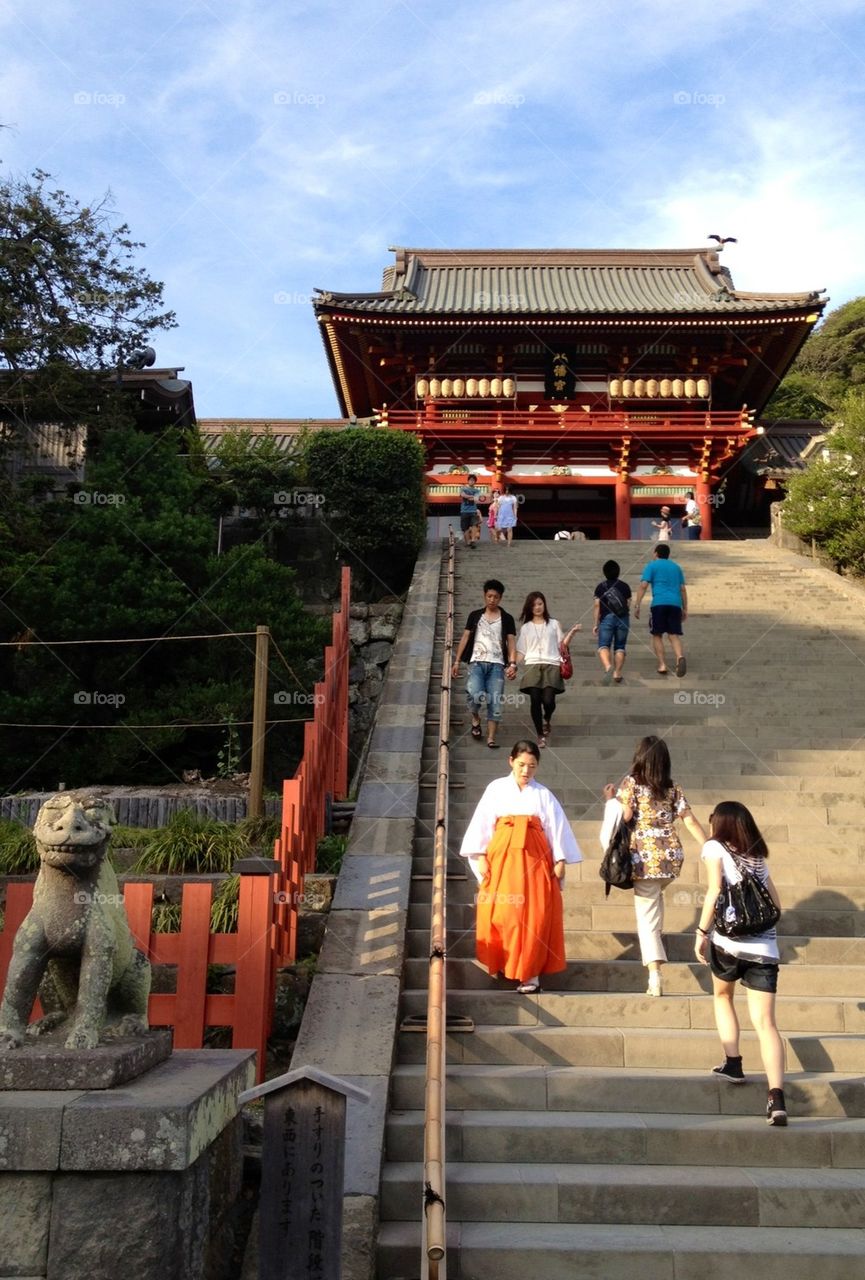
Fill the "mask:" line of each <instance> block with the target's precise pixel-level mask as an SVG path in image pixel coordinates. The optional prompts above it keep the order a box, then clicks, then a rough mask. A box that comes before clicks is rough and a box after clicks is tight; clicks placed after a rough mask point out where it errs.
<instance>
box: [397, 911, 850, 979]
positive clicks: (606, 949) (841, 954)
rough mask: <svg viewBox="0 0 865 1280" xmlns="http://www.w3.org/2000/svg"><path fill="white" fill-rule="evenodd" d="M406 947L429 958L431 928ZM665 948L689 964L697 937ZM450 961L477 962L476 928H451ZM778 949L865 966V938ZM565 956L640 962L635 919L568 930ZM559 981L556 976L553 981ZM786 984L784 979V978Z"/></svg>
mask: <svg viewBox="0 0 865 1280" xmlns="http://www.w3.org/2000/svg"><path fill="white" fill-rule="evenodd" d="M406 946H407V950H408V954H409V955H411V956H429V929H410V930H409V931H408V933H407V935H406ZM664 946H665V947H666V950H667V957H668V959H669V960H672V961H679V962H684V963H688V962H689V961H690V960H692V959H693V957H694V934H693V931H691V932H688V933H665V934H664ZM447 947H448V959H449V960H450V959H454V958H456V959H473V958H474V955H475V937H474V929H473V928H471V929H455V928H450V929H449V930H448V936H447ZM778 950H779V951H780V953H781V962H782V964H785V965H786V964H791V965H794V964H818V965H822V964H829V965H837V964H847V965H863V964H865V938H863V937H857V938H845V937H813V936H808V937H804V936H801V935H800V936H795V935H791V936H789V937H788V936H785V935H783V934H779V936H778ZM565 955H566V956H567V958H568V962H569V964H580V963H582V962H583V961H585V960H638V959H639V956H640V949H639V946H638V945H637V936H636V929H635V927H634V923H633V920H632V921H631V925H630V928H628V929H622V930H619V931H617V932H615V933H614V932H612V931H610V930H606V931H601V930H596V931H594V932H593V931H592V930H590V929H566V930H565ZM554 980H555V975H553V976H552V977H551V978H550V979H549V981H550V982H551V983H552V982H553V981H554ZM782 981H783V978H782Z"/></svg>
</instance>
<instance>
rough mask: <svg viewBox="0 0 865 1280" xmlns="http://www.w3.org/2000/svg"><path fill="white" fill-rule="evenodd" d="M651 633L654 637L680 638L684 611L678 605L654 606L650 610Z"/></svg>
mask: <svg viewBox="0 0 865 1280" xmlns="http://www.w3.org/2000/svg"><path fill="white" fill-rule="evenodd" d="M649 631H650V632H651V634H652V635H653V636H663V635H668V636H680V635H681V634H682V610H681V609H680V608H679V606H678V605H677V604H653V605H652V607H651V609H650V610H649Z"/></svg>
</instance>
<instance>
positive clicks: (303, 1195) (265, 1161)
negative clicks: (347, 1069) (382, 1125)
mask: <svg viewBox="0 0 865 1280" xmlns="http://www.w3.org/2000/svg"><path fill="white" fill-rule="evenodd" d="M260 1097H264V1098H265V1103H264V1142H263V1145H262V1151H261V1197H260V1200H259V1257H258V1280H340V1274H341V1265H342V1259H341V1253H342V1196H343V1170H344V1163H345V1159H344V1157H345V1106H346V1099H347V1098H355V1099H356V1100H357V1101H358V1102H368V1101H369V1094H368V1093H367V1092H366V1090H365V1089H358V1088H357V1086H356V1085H352V1084H349V1083H348V1082H347V1081H345V1080H339V1079H337V1078H336V1077H335V1076H329V1075H327V1073H326V1072H324V1071H318V1070H317V1069H316V1068H314V1067H305V1068H301V1069H300V1070H297V1071H289V1072H287V1073H286V1074H285V1075H282V1076H279V1077H278V1078H277V1079H276V1080H269V1081H268V1082H267V1084H263V1085H259V1086H258V1087H257V1088H255V1089H247V1090H246V1092H245V1093H242V1094H241V1095H240V1097H239V1098H238V1103H239V1104H240V1105H241V1106H242V1105H243V1104H244V1103H246V1102H252V1101H253V1099H255V1098H260Z"/></svg>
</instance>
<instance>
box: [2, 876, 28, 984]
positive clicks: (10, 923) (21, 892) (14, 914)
mask: <svg viewBox="0 0 865 1280" xmlns="http://www.w3.org/2000/svg"><path fill="white" fill-rule="evenodd" d="M32 904H33V885H32V884H29V883H27V884H14V883H12V882H10V883H9V884H7V886H6V908H5V911H4V922H3V929H2V930H0V991H2V990H4V989H5V987H6V974H7V973H8V972H9V961H10V960H11V959H12V944H13V943H14V941H15V934H16V933H17V932H18V926H19V925H20V924H21V921H22V920H23V919H24V917H25V916H26V915H27V912H28V911H29V910H30V907H31V906H32Z"/></svg>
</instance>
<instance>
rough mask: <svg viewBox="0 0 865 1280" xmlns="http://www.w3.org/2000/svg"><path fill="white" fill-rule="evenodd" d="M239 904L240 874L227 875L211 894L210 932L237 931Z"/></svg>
mask: <svg viewBox="0 0 865 1280" xmlns="http://www.w3.org/2000/svg"><path fill="white" fill-rule="evenodd" d="M239 906H240V876H229V878H228V879H227V880H223V882H222V884H221V885H220V886H219V888H218V889H217V890H216V893H215V894H214V895H213V906H212V907H211V908H210V931H211V933H237V913H238V909H239Z"/></svg>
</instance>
